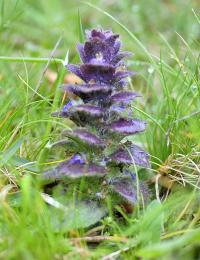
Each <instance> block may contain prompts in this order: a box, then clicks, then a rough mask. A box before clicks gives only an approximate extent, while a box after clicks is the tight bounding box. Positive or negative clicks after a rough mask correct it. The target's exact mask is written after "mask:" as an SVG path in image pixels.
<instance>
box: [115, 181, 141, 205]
mask: <svg viewBox="0 0 200 260" xmlns="http://www.w3.org/2000/svg"><path fill="white" fill-rule="evenodd" d="M112 187H113V189H114V191H115V192H116V193H118V194H119V195H120V196H122V197H123V198H124V199H126V200H127V201H128V202H130V203H132V204H135V203H136V201H137V192H136V190H135V188H134V186H133V182H132V180H131V179H125V178H124V179H123V178H118V179H116V180H114V181H113V182H112Z"/></svg>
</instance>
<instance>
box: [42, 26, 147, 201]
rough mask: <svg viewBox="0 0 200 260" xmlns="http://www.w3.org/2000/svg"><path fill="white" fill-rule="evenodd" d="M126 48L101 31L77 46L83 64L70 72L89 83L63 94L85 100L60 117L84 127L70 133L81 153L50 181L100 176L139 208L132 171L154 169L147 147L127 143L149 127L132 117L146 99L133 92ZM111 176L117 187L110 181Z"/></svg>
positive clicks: (115, 37) (54, 172)
mask: <svg viewBox="0 0 200 260" xmlns="http://www.w3.org/2000/svg"><path fill="white" fill-rule="evenodd" d="M120 48H121V42H120V40H119V35H118V34H114V33H113V32H112V31H103V30H101V29H93V30H91V31H87V32H86V42H85V43H84V44H81V43H79V44H78V45H77V49H78V52H79V55H80V59H81V61H82V63H81V64H80V65H74V64H70V65H68V66H67V68H68V70H69V71H70V72H72V73H74V74H75V75H77V76H78V77H80V78H81V79H82V80H83V83H82V84H74V85H73V84H68V85H64V86H63V89H64V90H65V91H68V92H70V93H73V94H74V95H76V96H77V97H79V99H80V100H82V103H79V104H78V105H77V102H74V101H73V100H71V101H69V102H68V103H67V104H66V105H65V106H64V108H63V110H62V111H61V112H59V113H56V114H55V115H58V116H60V117H67V118H69V119H70V120H72V121H74V123H75V124H76V125H77V126H78V128H75V129H74V131H73V132H67V133H66V134H65V135H66V136H67V138H68V140H70V141H69V142H71V143H72V144H73V143H74V144H75V146H74V147H75V148H74V153H75V154H74V156H73V157H72V158H71V159H70V160H67V161H65V162H63V163H61V164H60V165H58V167H57V168H55V169H53V170H49V171H47V172H46V173H45V176H46V177H47V178H53V179H61V178H64V177H68V178H80V177H82V176H91V177H92V176H93V177H94V176H95V177H99V178H102V181H104V182H105V180H107V184H108V187H110V188H108V190H112V192H116V193H117V194H118V195H120V196H121V197H122V198H123V199H124V200H127V201H128V202H129V203H131V204H133V203H135V202H136V194H137V192H136V189H135V178H134V173H131V174H127V172H129V171H128V167H129V166H130V165H132V164H135V165H137V166H139V167H144V168H149V167H150V164H149V156H148V154H147V153H146V152H145V151H144V150H143V149H142V148H140V147H138V146H137V145H135V144H133V143H130V142H126V143H122V142H121V141H122V139H123V138H124V137H125V136H128V135H135V134H138V133H140V132H143V131H144V130H145V128H146V123H145V122H144V121H142V120H139V119H136V118H131V117H130V115H131V113H130V109H131V107H130V104H131V102H133V101H134V100H135V99H136V98H137V97H139V96H140V95H139V94H138V93H135V92H133V91H130V90H128V81H127V77H129V76H131V75H132V74H133V73H132V72H130V71H128V70H127V67H126V63H125V62H124V58H126V57H129V56H130V55H131V54H130V53H129V52H123V51H121V50H120ZM126 112H128V113H127V114H126ZM63 143H65V142H63ZM77 147H78V148H79V149H78V148H77ZM80 147H82V149H83V150H82V151H80ZM83 147H86V149H85V148H83ZM113 167H114V169H115V171H114V174H113V171H112V169H113ZM113 175H114V176H113ZM111 176H112V178H113V181H112V182H110V181H109V179H110V178H111Z"/></svg>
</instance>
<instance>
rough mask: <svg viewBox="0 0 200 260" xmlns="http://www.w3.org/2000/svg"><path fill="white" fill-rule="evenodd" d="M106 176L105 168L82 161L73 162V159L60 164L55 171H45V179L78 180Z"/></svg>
mask: <svg viewBox="0 0 200 260" xmlns="http://www.w3.org/2000/svg"><path fill="white" fill-rule="evenodd" d="M105 174H106V168H104V167H102V166H100V165H96V164H94V163H89V164H85V163H83V162H82V161H79V160H74V158H72V159H70V160H68V161H65V162H62V163H61V164H60V165H59V166H58V167H56V168H55V169H52V170H49V171H46V172H45V173H44V175H45V176H44V177H45V178H49V179H52V178H53V179H62V178H63V177H69V178H80V177H83V176H88V177H90V176H91V177H92V176H96V177H103V176H104V175H105Z"/></svg>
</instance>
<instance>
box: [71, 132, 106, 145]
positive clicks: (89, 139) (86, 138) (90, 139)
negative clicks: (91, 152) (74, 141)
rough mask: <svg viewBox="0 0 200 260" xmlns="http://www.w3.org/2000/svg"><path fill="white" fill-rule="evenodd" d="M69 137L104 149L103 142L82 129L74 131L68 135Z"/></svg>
mask: <svg viewBox="0 0 200 260" xmlns="http://www.w3.org/2000/svg"><path fill="white" fill-rule="evenodd" d="M68 135H69V136H70V137H75V138H78V139H79V140H80V141H82V142H84V143H87V144H88V145H91V146H97V147H98V146H99V147H104V146H105V144H104V142H103V141H102V140H101V139H100V138H99V137H97V136H96V135H94V134H92V133H90V132H88V131H86V130H84V129H75V130H74V131H73V132H72V133H68Z"/></svg>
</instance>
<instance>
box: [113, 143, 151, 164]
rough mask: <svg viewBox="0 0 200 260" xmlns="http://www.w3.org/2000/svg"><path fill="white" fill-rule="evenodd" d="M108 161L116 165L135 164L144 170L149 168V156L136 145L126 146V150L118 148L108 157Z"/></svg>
mask: <svg viewBox="0 0 200 260" xmlns="http://www.w3.org/2000/svg"><path fill="white" fill-rule="evenodd" d="M110 159H111V160H112V161H114V162H115V163H117V164H120V163H124V164H134V163H135V164H136V165H138V166H141V167H144V168H150V163H149V155H148V154H147V153H146V152H145V151H144V150H143V149H142V148H140V147H139V146H137V145H134V144H132V145H128V146H127V147H126V148H119V149H118V150H117V151H116V152H114V153H113V154H111V155H110Z"/></svg>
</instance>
